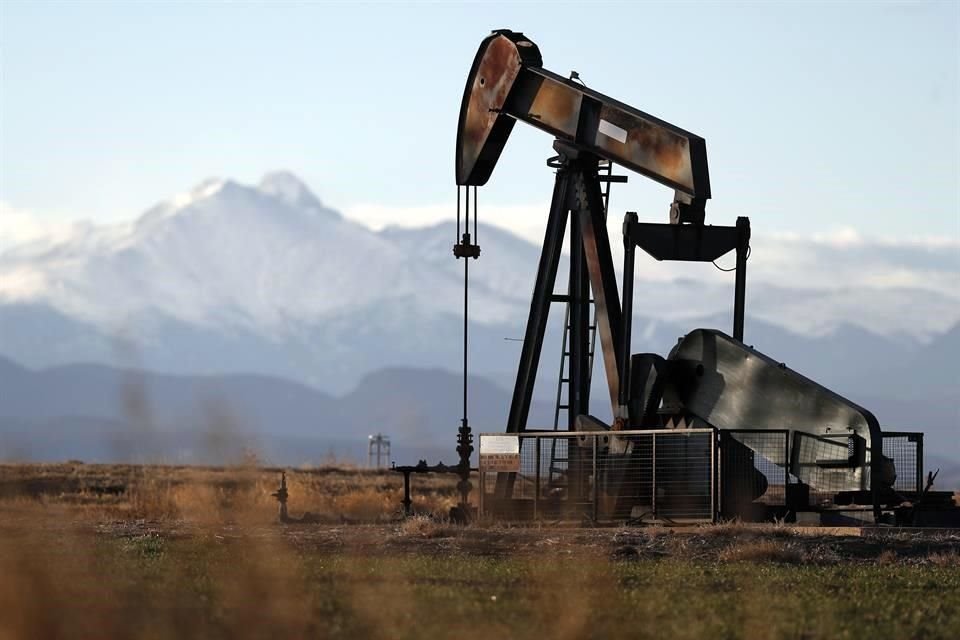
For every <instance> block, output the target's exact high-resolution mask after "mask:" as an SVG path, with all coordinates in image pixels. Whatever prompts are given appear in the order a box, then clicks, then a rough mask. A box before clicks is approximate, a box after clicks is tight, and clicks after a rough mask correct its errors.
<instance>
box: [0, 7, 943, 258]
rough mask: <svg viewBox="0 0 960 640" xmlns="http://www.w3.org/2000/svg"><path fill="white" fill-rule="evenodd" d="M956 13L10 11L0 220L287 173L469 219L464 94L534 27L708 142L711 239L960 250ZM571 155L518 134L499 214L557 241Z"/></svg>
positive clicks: (542, 139)
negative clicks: (554, 155) (873, 239)
mask: <svg viewBox="0 0 960 640" xmlns="http://www.w3.org/2000/svg"><path fill="white" fill-rule="evenodd" d="M958 7H960V3H956V2H948V3H875V4H868V3H848V4H837V3H830V4H827V3H823V4H818V3H802V4H788V3H775V4H773V3H771V4H761V3H751V4H720V3H681V4H678V3H672V4H652V3H651V4H648V3H630V4H626V3H624V4H619V3H618V4H614V3H610V4H602V3H590V4H584V3H576V4H574V3H570V4H560V3H551V4H525V5H521V6H513V5H506V4H504V5H490V4H487V3H484V4H470V5H454V4H420V5H386V4H366V5H363V4H358V3H351V4H306V3H297V4H294V3H288V4H276V3H275V4H270V5H265V4H253V5H251V4H239V3H226V4H213V3H176V4H174V3H155V4H137V5H132V4H122V3H111V2H100V3H81V2H72V3H59V4H55V3H42V2H31V3H19V2H12V1H10V0H5V1H4V2H2V3H0V203H3V206H4V208H3V209H0V216H7V218H8V221H9V220H13V219H14V217H13V216H14V213H13V212H17V213H16V215H17V216H19V217H18V218H17V219H18V220H19V221H23V220H25V219H30V220H33V221H35V222H38V223H46V222H54V221H59V220H63V219H71V218H81V217H82V218H90V219H92V220H95V221H101V222H107V221H111V220H118V219H125V218H126V219H128V218H132V217H133V216H135V215H137V214H139V213H140V212H142V211H143V210H144V209H146V208H147V207H148V206H150V205H151V204H153V203H154V202H156V201H157V200H160V199H163V198H166V197H169V196H170V195H172V194H173V193H176V192H180V191H184V190H186V189H189V188H190V187H191V186H193V185H194V184H196V183H198V182H200V181H201V180H202V179H204V178H206V177H210V176H221V177H232V178H235V179H238V180H240V181H244V182H254V181H256V180H257V179H258V178H259V176H260V175H261V174H263V173H265V172H266V171H269V170H273V169H281V168H284V169H290V170H292V171H294V172H295V173H297V174H298V175H300V176H301V177H302V178H303V179H304V180H305V181H307V182H308V183H309V184H310V185H311V186H312V187H313V188H314V190H315V191H316V192H317V194H318V195H319V196H320V197H321V199H323V200H324V201H325V202H326V203H328V204H330V205H331V206H333V207H336V208H338V209H341V210H344V211H346V212H347V213H348V214H349V215H351V216H353V217H356V218H359V219H363V220H364V221H366V222H368V223H369V224H372V225H375V226H376V225H380V224H384V223H385V222H390V221H394V222H398V223H408V224H410V223H414V222H425V221H428V220H430V219H436V218H440V217H452V214H453V211H452V209H451V208H450V205H451V203H452V202H453V200H454V196H455V187H454V184H453V144H454V138H455V131H456V120H457V112H458V109H459V101H460V96H461V93H462V91H463V84H464V81H465V78H466V74H467V71H468V70H469V66H470V63H471V61H472V59H473V55H474V53H475V51H476V48H477V45H478V44H479V42H480V40H481V39H482V38H483V37H484V36H485V35H486V33H487V32H488V31H489V30H490V29H494V28H512V29H515V30H521V31H524V32H525V33H526V34H527V35H528V36H529V37H530V38H531V39H532V40H533V41H534V42H536V43H537V44H538V45H539V46H540V49H541V51H542V53H543V59H544V66H545V67H547V68H548V69H551V70H552V71H555V72H557V73H562V74H567V73H568V72H569V71H570V70H572V69H576V70H577V71H578V72H579V73H580V76H581V77H582V79H583V80H584V81H585V83H586V84H587V85H589V86H590V87H592V88H595V89H597V90H599V91H602V92H603V93H606V94H608V95H611V96H613V97H615V98H617V99H619V100H621V101H623V102H627V103H628V104H631V105H634V106H636V107H637V108H640V109H642V110H644V111H647V112H649V113H652V114H654V115H657V116H659V117H662V118H664V119H666V120H668V121H671V122H673V123H675V124H677V125H679V126H681V127H684V128H686V129H689V130H691V131H693V132H695V133H698V134H699V135H702V136H703V137H704V138H706V140H707V149H708V153H709V160H710V168H711V182H712V186H713V194H714V200H713V201H712V202H711V203H710V205H709V206H708V220H709V221H711V222H714V223H731V222H732V221H733V220H734V219H735V217H736V216H737V215H750V216H751V218H752V221H753V226H754V229H755V230H756V231H757V232H760V233H764V232H770V233H797V234H807V235H812V234H822V233H831V232H837V231H838V230H851V229H852V230H856V232H858V233H861V234H864V235H869V236H880V237H887V238H902V237H908V236H909V237H914V236H923V237H938V238H941V239H951V240H955V241H960V177H958V176H960V115H958V114H960V103H958V93H960V87H958V85H960V72H958V68H960V35H958V24H960V8H958ZM550 142H551V141H550V139H549V137H548V136H546V134H543V133H541V132H539V131H535V130H532V129H530V128H528V127H524V126H523V125H520V126H518V127H517V128H516V129H515V131H514V134H513V137H512V138H511V140H510V143H509V144H508V146H507V150H506V152H505V154H504V156H503V158H502V160H501V162H500V165H499V166H498V167H497V170H496V171H495V172H494V175H493V178H492V179H491V181H490V183H489V184H488V186H487V187H485V188H483V189H482V191H481V195H480V200H481V216H483V215H485V212H487V211H490V212H491V216H492V217H493V219H494V220H495V221H497V222H500V223H501V224H505V225H507V226H510V227H511V228H514V229H516V230H520V231H523V230H525V229H527V228H530V227H531V226H532V227H537V226H539V225H540V224H541V220H542V217H543V216H542V215H541V213H540V212H541V211H544V207H545V206H546V203H547V201H548V199H549V196H550V187H551V180H552V176H551V174H550V172H549V170H548V169H547V168H546V167H545V166H544V159H545V158H546V157H547V156H548V155H550V154H551V147H550ZM630 182H631V183H630V184H629V185H628V186H626V187H624V188H621V189H619V190H618V191H617V192H616V195H615V199H614V202H613V205H614V209H615V211H616V212H617V213H616V215H617V216H619V215H620V214H622V212H623V211H624V210H636V211H638V212H640V215H641V217H642V218H645V219H650V220H655V221H659V220H663V221H666V216H667V209H668V204H669V201H670V198H671V194H670V193H669V192H668V191H667V190H665V189H664V188H663V187H660V186H658V185H656V184H653V183H650V182H649V181H645V180H643V179H642V178H640V177H639V176H637V177H631V181H630ZM543 215H545V211H544V214H543ZM481 219H483V218H481ZM2 230H3V226H0V231H2Z"/></svg>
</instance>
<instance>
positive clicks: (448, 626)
mask: <svg viewBox="0 0 960 640" xmlns="http://www.w3.org/2000/svg"><path fill="white" fill-rule="evenodd" d="M21 471H22V470H21ZM87 471H89V470H87ZM165 474H166V475H165ZM178 474H179V476H178ZM261 474H262V477H261ZM121 475H122V474H121ZM324 476H326V477H327V479H328V481H329V482H328V484H329V486H326V487H325V484H324V481H323V480H321V478H322V477H324ZM348 476H350V473H347V474H346V475H344V473H340V474H337V473H327V474H314V475H312V476H309V477H311V478H313V479H314V480H313V481H312V482H314V485H313V489H312V491H314V492H315V493H313V494H301V495H311V496H313V499H314V501H316V502H318V503H323V504H325V505H327V507H326V508H329V509H330V510H331V511H330V513H331V514H332V513H333V512H334V511H336V509H337V508H338V507H337V505H338V504H340V505H344V504H348V503H349V501H347V502H344V501H343V496H347V495H350V491H349V490H348V487H349V486H353V487H354V488H355V489H356V491H357V492H359V493H360V494H366V493H367V492H369V491H374V493H375V494H376V495H379V493H378V491H377V490H375V489H374V488H373V487H376V486H380V484H378V483H386V486H385V488H383V490H382V492H385V493H386V494H388V495H389V496H390V500H391V501H392V500H393V497H395V496H393V492H394V491H395V487H394V486H393V485H392V484H391V483H392V482H393V479H391V478H389V477H384V478H378V477H377V476H376V474H367V475H366V476H365V475H363V474H355V477H354V480H353V481H352V482H353V484H352V485H351V484H350V481H348V480H345V479H344V478H346V477H348ZM368 476H372V477H368ZM29 477H31V474H30V473H29V472H25V471H24V472H23V478H29ZM41 477H42V475H41ZM48 477H49V476H48ZM117 477H119V476H117ZM176 477H179V478H180V480H181V481H182V482H175V478H176ZM187 477H189V478H191V479H190V480H185V478H187ZM272 477H273V475H272V473H269V472H268V473H263V472H260V471H257V470H250V469H246V470H244V469H236V470H186V471H181V472H167V471H163V472H162V473H161V472H159V471H158V472H157V473H155V474H154V477H153V478H152V480H150V482H155V483H156V484H154V485H150V484H144V485H143V487H142V488H140V489H137V490H136V491H141V492H143V495H140V496H139V497H137V498H135V499H134V500H133V501H132V502H131V501H130V500H128V502H131V503H130V504H124V503H122V500H123V499H122V498H118V497H117V496H116V495H115V494H109V493H106V494H96V492H92V493H91V495H94V494H96V495H102V496H106V497H99V498H96V499H94V498H90V500H88V501H77V500H73V499H71V498H70V497H69V496H70V494H69V493H63V494H60V495H52V494H51V495H46V494H42V493H33V494H31V493H29V492H26V493H24V492H21V493H19V494H18V493H17V492H14V491H12V490H11V491H8V492H7V494H6V497H5V498H3V499H0V576H2V580H0V639H5V638H38V639H44V638H68V637H69V638H157V639H165V638H178V639H183V638H352V639H360V638H417V639H423V638H453V637H456V638H466V639H470V638H551V639H564V638H611V637H628V638H797V639H800V638H802V639H815V638H864V639H868V638H869V639H873V638H954V637H956V634H957V629H960V555H958V550H960V539H958V538H956V537H950V536H947V537H943V536H941V537H933V538H929V539H908V538H902V537H901V538H895V537H893V538H890V539H889V540H880V541H877V542H870V541H866V542H860V541H857V540H847V541H845V540H841V539H839V538H838V539H837V540H838V541H836V542H834V541H832V540H826V541H824V540H818V541H813V542H809V541H808V540H807V539H806V538H800V537H797V536H795V535H794V534H793V533H791V532H790V531H789V530H787V529H783V528H768V529H757V530H753V529H750V528H747V527H744V526H742V525H741V526H738V525H734V526H726V527H722V526H721V527H712V528H703V529H702V530H697V531H695V532H692V533H688V534H683V535H680V534H674V533H672V532H670V531H669V530H663V529H655V528H652V529H629V530H625V529H619V530H612V529H606V530H565V531H561V530H552V529H511V528H504V527H468V528H461V527H456V526H452V525H449V524H445V523H442V522H437V521H435V520H432V519H429V518H419V519H415V520H411V521H407V522H404V523H401V522H397V521H392V522H386V521H385V516H382V514H372V512H371V513H368V515H370V516H371V518H370V520H371V521H376V520H380V524H369V525H357V524H343V523H337V524H326V525H300V526H289V527H283V526H280V525H278V524H276V523H275V520H274V518H275V510H274V508H273V505H272V504H271V502H272V501H270V500H269V499H267V500H263V501H262V502H261V501H260V499H259V498H257V497H256V496H255V495H254V492H255V491H263V492H269V491H272V490H273V488H275V484H274V483H271V482H268V478H272ZM305 477H306V476H305ZM2 478H3V474H2V473H0V480H2ZM257 478H260V479H259V480H258V479H257ZM7 479H9V477H8V478H7ZM201 479H203V480H201ZM88 480H90V479H89V478H88ZM228 480H230V481H231V482H236V484H229V483H228V482H227V481H228ZM90 481H92V480H90ZM303 482H304V484H303V485H302V486H303V487H304V491H306V489H305V487H307V485H308V483H307V481H306V480H304V481H303ZM446 482H447V480H445V479H432V480H429V481H428V482H426V483H424V484H423V485H422V486H423V487H425V489H424V490H425V492H426V493H425V494H424V495H422V496H421V497H420V499H421V501H422V502H423V503H424V504H426V503H427V502H429V501H436V504H437V506H438V508H439V507H442V506H443V500H442V499H440V498H437V497H436V496H432V497H431V495H432V494H431V491H432V490H431V489H428V488H426V487H428V486H429V485H430V483H434V484H435V485H436V486H435V488H436V490H437V494H438V495H441V496H442V495H445V494H444V492H445V491H446V489H443V486H445V484H444V483H446ZM218 483H219V484H218ZM4 486H6V487H7V489H10V487H11V486H12V485H4ZM151 486H153V487H155V490H156V491H159V492H160V493H161V494H162V496H167V497H162V496H161V497H160V498H155V499H154V498H151V497H150V496H149V495H147V492H148V491H149V487H151ZM211 486H212V487H214V488H212V489H211ZM228 486H229V487H233V488H232V489H228V488H225V487H228ZM177 487H179V488H178V489H176V491H179V492H181V493H179V494H178V493H176V491H174V489H175V488H177ZM217 487H219V488H217ZM127 491H129V492H133V491H134V489H133V488H132V487H131V488H130V489H129V490H125V492H124V494H127ZM171 491H174V493H173V494H170V495H173V496H174V498H171V499H170V502H169V503H168V498H169V495H168V493H169V492H171ZM131 495H132V494H131ZM177 495H180V496H181V497H179V498H177V497H176V496H177ZM293 495H294V496H296V495H297V494H296V493H294V494H293ZM324 496H326V497H324ZM337 498H339V499H340V501H339V502H338V500H337ZM368 500H369V499H368V498H364V499H362V500H360V502H367V501H368ZM98 501H99V503H101V504H96V503H97V502H98ZM137 501H139V502H137ZM375 502H376V501H375V500H374V501H370V504H368V507H370V508H372V506H371V505H373V504H374V503H375ZM155 503H156V504H159V505H166V507H164V508H158V507H156V504H155ZM386 503H387V501H384V504H386ZM91 504H94V506H91ZM138 504H139V506H137V505H138ZM151 505H152V506H151ZM305 508H309V509H311V510H318V509H317V507H316V505H315V504H313V503H312V502H310V501H307V504H306V505H305ZM392 508H393V507H392V506H390V507H388V509H392ZM150 509H154V511H153V512H152V515H151V514H150V513H149V512H150ZM294 511H295V510H294ZM319 511H323V510H322V509H319Z"/></svg>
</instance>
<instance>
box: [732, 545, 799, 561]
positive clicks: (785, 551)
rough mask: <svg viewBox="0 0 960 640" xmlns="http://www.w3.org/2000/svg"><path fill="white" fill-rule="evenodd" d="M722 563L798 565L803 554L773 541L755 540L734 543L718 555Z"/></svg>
mask: <svg viewBox="0 0 960 640" xmlns="http://www.w3.org/2000/svg"><path fill="white" fill-rule="evenodd" d="M718 558H719V559H720V560H721V561H722V562H777V563H782V564H800V563H802V562H803V554H802V553H800V551H798V550H797V549H794V548H792V547H790V546H788V545H786V544H784V543H782V542H779V541H775V540H757V541H749V542H743V543H734V544H732V545H730V546H728V547H726V548H725V549H723V550H722V551H720V554H719V555H718Z"/></svg>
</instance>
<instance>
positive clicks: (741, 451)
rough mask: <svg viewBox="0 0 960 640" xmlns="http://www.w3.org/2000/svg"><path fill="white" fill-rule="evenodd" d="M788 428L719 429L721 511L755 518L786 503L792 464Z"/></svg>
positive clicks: (744, 518)
mask: <svg viewBox="0 0 960 640" xmlns="http://www.w3.org/2000/svg"><path fill="white" fill-rule="evenodd" d="M789 447H790V431H789V430H787V429H776V430H774V429H729V430H722V431H721V432H720V452H721V453H720V474H721V492H720V496H721V500H720V505H721V511H722V513H723V515H724V517H726V518H741V519H743V520H753V519H757V518H759V517H762V516H763V515H764V514H765V513H766V512H767V510H769V509H770V508H771V507H786V505H787V487H788V483H789V478H790V476H789V465H790V452H789Z"/></svg>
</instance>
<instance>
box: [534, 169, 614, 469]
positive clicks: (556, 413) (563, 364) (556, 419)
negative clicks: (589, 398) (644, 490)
mask: <svg viewBox="0 0 960 640" xmlns="http://www.w3.org/2000/svg"><path fill="white" fill-rule="evenodd" d="M606 166H607V174H606V176H605V180H604V181H605V182H606V188H605V189H604V191H603V220H604V222H606V220H607V208H608V206H609V204H610V184H611V183H612V182H613V179H612V177H613V163H612V162H607V165H606ZM565 297H566V299H567V304H566V311H565V313H564V318H563V342H562V346H561V349H560V375H559V376H558V378H557V400H556V403H555V405H554V410H553V430H554V431H559V429H560V413H561V412H563V411H569V410H570V404H569V402H570V400H569V398H570V375H569V372H568V369H569V367H570V364H569V363H570V350H569V348H568V345H569V342H570V290H569V285H568V289H567V295H566V296H565ZM588 304H590V305H591V307H592V305H593V297H591V298H590V300H589V301H588ZM592 308H593V314H592V320H591V321H590V325H589V327H588V329H589V331H590V350H589V351H588V352H587V354H588V355H587V360H588V364H587V384H588V385H589V384H591V383H592V381H593V357H594V352H595V350H596V346H597V310H596V308H595V307H592ZM565 384H566V385H567V403H566V404H564V402H563V385H565ZM567 422H568V423H569V420H568V421H567ZM558 440H560V438H550V467H549V471H548V474H547V477H548V479H549V483H548V485H547V486H549V487H561V486H563V484H564V482H563V480H562V479H563V478H564V477H565V475H566V472H567V467H566V465H567V463H568V462H569V458H567V457H566V453H564V457H562V458H558V457H557V441H558ZM560 465H563V466H560Z"/></svg>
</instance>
